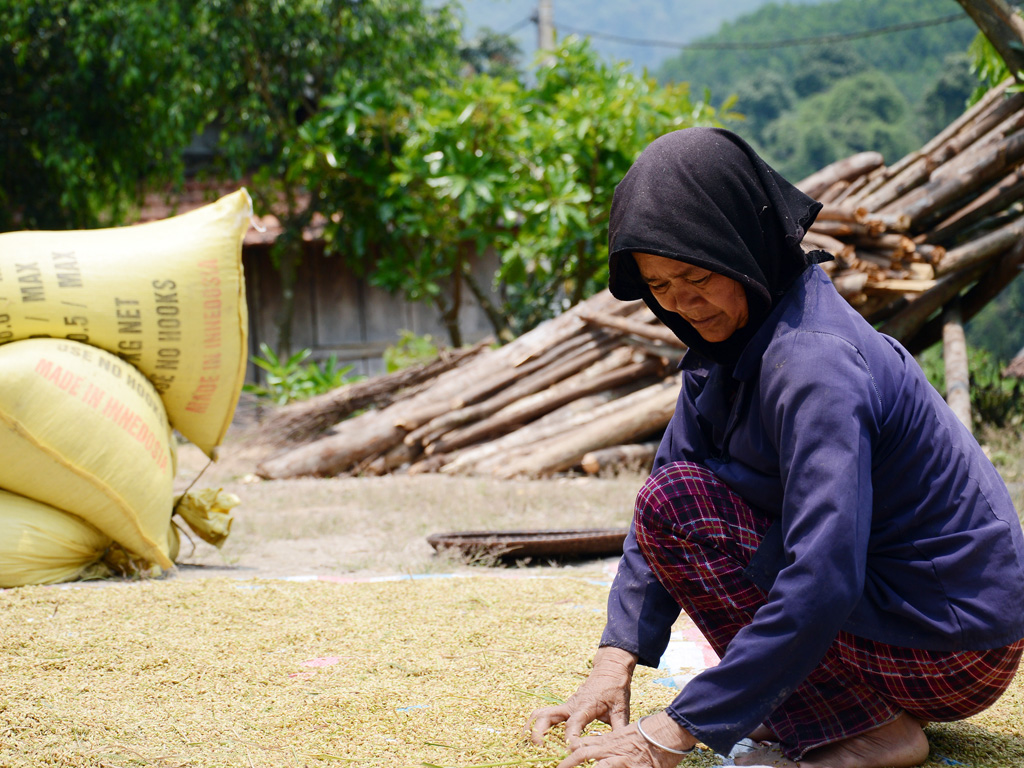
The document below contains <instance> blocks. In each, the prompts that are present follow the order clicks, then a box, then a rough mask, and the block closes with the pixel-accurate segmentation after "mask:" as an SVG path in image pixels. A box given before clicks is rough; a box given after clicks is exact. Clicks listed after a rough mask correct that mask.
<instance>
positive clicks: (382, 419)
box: [259, 291, 683, 478]
mask: <svg viewBox="0 0 1024 768" xmlns="http://www.w3.org/2000/svg"><path fill="white" fill-rule="evenodd" d="M682 350H683V345H682V344H681V342H680V341H679V340H678V339H676V338H675V337H674V336H673V335H672V334H671V333H669V332H668V331H667V329H665V328H664V327H663V326H661V325H659V324H657V320H656V318H655V317H654V315H653V313H651V311H650V310H649V309H647V307H646V306H644V305H643V303H641V302H619V301H616V300H615V299H613V298H612V297H611V295H610V294H609V293H608V292H607V291H603V292H602V293H600V294H598V295H596V296H594V297H592V298H591V299H589V300H587V301H585V302H583V303H581V304H580V305H578V306H576V307H574V308H573V309H571V310H569V311H568V312H566V313H565V314H563V315H561V316H560V317H558V318H555V319H554V320H551V321H548V322H546V323H544V324H542V325H540V326H538V327H537V328H535V329H534V330H533V331H530V332H529V333H526V334H524V335H522V336H520V337H519V338H518V339H516V340H514V341H512V342H511V343H509V344H508V345H506V346H504V347H501V348H498V349H494V348H490V347H480V346H478V347H477V348H475V349H474V351H473V353H472V354H465V355H463V356H462V357H461V358H460V359H458V360H457V361H456V362H455V364H454V365H453V366H451V367H450V368H448V370H446V371H444V372H442V373H440V374H439V375H438V376H437V377H436V378H435V379H433V381H431V382H430V385H429V386H422V385H420V386H417V387H415V388H414V389H413V390H411V391H410V392H408V393H407V394H408V396H405V397H398V398H396V399H394V401H393V402H392V403H391V404H390V405H387V406H386V407H383V408H379V409H376V410H370V411H366V412H364V413H362V414H360V415H357V416H355V417H353V418H350V419H347V420H345V421H341V422H340V423H338V424H337V425H335V426H334V427H333V429H331V430H329V431H328V432H327V433H324V434H323V435H322V436H320V437H319V438H318V439H315V440H312V441H310V442H306V443H304V444H301V445H299V446H297V447H291V448H289V449H287V450H285V451H282V452H280V453H278V454H277V455H275V456H273V457H272V458H270V459H268V460H266V461H264V462H263V463H262V464H261V465H260V467H259V473H260V475H261V476H263V477H266V478H284V477H295V476H300V475H317V476H329V475H339V474H360V473H365V474H383V473H386V472H393V471H395V470H398V469H402V470H403V471H407V472H409V473H413V474H415V473H419V472H436V471H444V472H453V473H454V472H464V473H488V474H492V475H495V476H498V477H514V476H517V475H549V474H552V473H555V472H560V471H563V470H566V469H571V468H573V467H576V466H580V465H581V463H583V461H584V457H586V456H587V455H588V454H590V453H591V452H594V451H601V450H604V451H605V453H604V454H601V455H599V456H598V457H596V458H593V459H592V460H591V461H589V462H588V463H590V465H591V466H596V467H597V468H598V470H600V469H601V468H602V467H604V466H607V464H608V455H607V449H613V450H614V449H616V447H617V446H622V445H631V444H634V443H636V442H637V441H642V440H643V439H644V438H650V437H652V436H655V437H656V436H657V435H658V434H659V433H660V432H661V431H662V430H664V428H665V425H666V424H667V423H668V419H669V417H670V416H671V414H672V411H673V408H674V406H675V401H676V396H677V394H678V391H677V390H678V383H677V381H676V377H675V376H673V375H672V373H671V372H672V371H673V370H674V366H673V364H672V363H673V362H674V361H675V360H677V359H678V357H679V356H680V354H681V353H682ZM335 399H336V398H335ZM318 410H319V409H317V408H315V407H314V408H311V407H310V406H309V405H308V404H302V403H300V404H297V405H295V406H291V407H290V408H289V409H285V410H284V411H282V412H281V414H280V415H279V416H277V417H275V418H277V419H278V423H279V424H286V423H287V424H289V425H290V426H289V430H290V432H291V433H296V434H300V435H306V434H308V432H309V430H308V428H307V427H306V426H298V425H300V424H301V425H308V424H310V423H311V421H312V418H313V416H314V415H315V414H316V413H317V412H318ZM622 450H623V451H624V452H626V453H629V454H630V455H631V456H632V458H633V460H634V461H636V460H637V459H636V455H635V454H636V452H637V450H638V449H636V448H633V447H629V448H624V449H622ZM641 460H642V459H641Z"/></svg>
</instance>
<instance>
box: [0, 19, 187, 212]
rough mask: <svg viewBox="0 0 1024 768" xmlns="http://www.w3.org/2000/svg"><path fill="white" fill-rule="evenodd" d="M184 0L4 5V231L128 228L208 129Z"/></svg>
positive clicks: (0, 118)
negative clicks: (145, 199) (152, 189)
mask: <svg viewBox="0 0 1024 768" xmlns="http://www.w3.org/2000/svg"><path fill="white" fill-rule="evenodd" d="M186 23H187V19H186V18H185V17H184V15H183V12H182V9H181V7H180V6H178V5H177V4H175V3H156V2H151V1H150V0H124V2H117V3H114V2H106V1H104V0H51V1H48V2H45V3H36V2H29V1H28V0H0V230H6V229H14V228H24V229H37V228H67V227H87V226H96V225H98V224H101V223H112V222H117V221H118V220H119V219H120V218H121V216H123V215H124V213H125V212H126V211H127V209H128V208H129V206H130V205H131V203H132V202H133V201H134V200H135V199H136V198H137V197H138V193H139V191H140V189H142V188H143V187H144V186H145V185H147V184H154V183H159V182H162V181H167V180H170V179H173V178H176V177H179V176H180V174H181V168H182V156H181V150H182V148H183V147H184V146H185V145H187V144H188V142H189V141H190V140H191V138H192V136H193V135H194V133H195V129H196V125H197V124H198V123H199V122H200V116H201V114H202V104H201V102H200V101H199V100H197V99H196V98H195V90H194V89H195V87H196V80H195V79H194V77H193V74H192V73H193V71H194V70H195V69H196V61H195V59H194V58H193V57H192V53H191V51H190V50H189V48H188V47H187V46H186V45H184V38H183V30H184V28H185V27H184V25H185V24H186Z"/></svg>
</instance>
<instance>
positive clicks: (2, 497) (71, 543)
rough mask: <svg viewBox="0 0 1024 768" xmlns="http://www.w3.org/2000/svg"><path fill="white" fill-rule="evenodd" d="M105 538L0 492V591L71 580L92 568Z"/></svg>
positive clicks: (72, 519) (56, 512)
mask: <svg viewBox="0 0 1024 768" xmlns="http://www.w3.org/2000/svg"><path fill="white" fill-rule="evenodd" d="M109 544H110V539H109V538H108V537H106V536H104V535H103V534H102V533H100V532H99V531H98V530H96V528H94V527H93V526H91V525H89V524H88V523H87V522H85V521H84V520H81V519H80V518H77V517H75V516H74V515H69V514H68V513H67V512H62V511H61V510H59V509H54V508H53V507H51V506H48V505H46V504H42V503H40V502H38V501H33V500H32V499H26V498H25V497H24V496H18V495H16V494H13V493H8V492H7V491H2V490H0V588H7V587H23V586H25V585H27V584H55V583H57V582H61V581H72V580H74V579H77V578H81V577H83V576H86V575H88V574H89V571H90V569H92V568H97V569H98V571H97V572H98V573H105V572H106V568H104V567H103V566H100V565H99V564H98V561H99V559H100V558H101V557H102V556H103V553H104V552H105V551H106V549H107V546H108V545H109Z"/></svg>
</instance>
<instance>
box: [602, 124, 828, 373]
mask: <svg viewBox="0 0 1024 768" xmlns="http://www.w3.org/2000/svg"><path fill="white" fill-rule="evenodd" d="M819 210H821V203H818V202H816V201H814V200H812V199H811V198H810V197H808V196H807V195H805V194H804V193H803V192H801V191H800V190H798V189H797V188H796V187H794V186H793V185H792V184H790V183H789V182H788V181H786V180H785V179H784V178H782V177H781V176H779V175H778V173H776V172H775V171H774V170H772V169H771V168H770V167H769V166H768V165H767V164H766V163H765V162H764V161H763V160H762V159H761V158H760V157H758V155H757V154H756V153H755V152H754V150H753V149H751V148H750V146H749V145H748V144H747V143H746V142H745V141H743V140H742V139H741V138H739V137H738V136H736V135H735V134H733V133H730V132H729V131H725V130H722V129H720V128H687V129H685V130H681V131H675V132H674V133H669V134H666V135H665V136H662V137H660V138H658V139H656V140H655V141H653V142H652V143H651V144H650V145H649V146H648V147H647V149H645V150H644V151H643V153H642V154H641V155H640V157H639V158H637V161H636V162H635V163H634V164H633V167H632V168H630V169H629V172H628V173H626V175H625V176H624V177H623V179H622V181H621V182H620V183H619V185H618V186H617V187H616V188H615V196H614V198H613V200H612V210H611V219H610V222H609V231H608V254H609V256H608V258H609V268H610V276H609V287H610V288H611V292H612V295H614V296H615V297H616V298H618V299H622V300H626V301H631V300H634V299H643V300H644V302H646V304H647V305H648V306H649V307H650V308H651V309H652V310H653V311H654V313H655V314H656V315H657V316H658V317H659V318H660V319H661V321H662V322H663V323H665V325H667V326H668V327H669V328H670V329H671V330H672V331H673V332H674V333H675V334H676V336H678V337H679V338H680V339H681V340H682V341H684V342H685V343H686V344H687V346H689V347H692V348H694V349H696V350H697V351H699V352H701V353H702V354H703V355H704V356H705V357H707V358H709V359H710V360H712V361H714V362H716V363H719V364H723V365H727V366H730V367H731V366H732V365H733V364H734V363H735V362H736V359H737V357H739V354H740V352H742V350H743V348H744V347H745V346H746V344H747V342H748V341H749V340H750V338H751V337H752V336H753V335H754V333H756V332H757V330H758V328H759V327H760V326H761V324H762V323H763V322H764V320H765V318H766V317H767V316H768V314H769V312H770V311H771V309H772V307H773V306H774V305H775V303H776V302H777V301H778V299H779V297H780V296H782V294H783V293H785V291H786V289H787V288H789V286H790V285H791V284H792V283H793V281H794V280H795V279H796V278H797V277H798V276H799V275H800V273H802V272H803V271H804V269H805V268H806V267H807V265H808V264H812V263H816V262H818V261H821V260H824V259H827V258H831V257H829V256H827V255H825V254H805V253H804V251H803V248H802V247H801V246H800V241H801V240H802V239H803V236H804V233H805V232H806V231H807V228H808V227H809V226H810V225H811V222H813V221H814V217H815V216H816V215H817V214H818V211H819ZM635 251H636V252H641V253H650V254H653V255H655V256H664V257H667V258H670V259H675V260H677V261H682V262H685V263H687V264H692V265H694V266H697V267H701V268H702V269H707V270H710V271H712V272H717V273H719V274H723V275H726V276H727V277H731V278H732V279H734V280H737V281H739V283H740V284H741V285H742V286H743V288H744V290H745V292H746V295H747V304H748V312H749V319H748V321H747V324H746V326H744V327H743V328H741V329H739V330H737V331H736V332H735V333H733V335H732V336H730V337H729V338H728V339H726V340H725V341H721V342H708V341H705V340H704V339H703V338H702V337H701V335H700V334H699V333H697V331H696V330H695V329H694V328H693V326H691V325H690V324H689V323H687V322H686V321H685V320H683V318H682V317H680V316H679V315H677V314H675V313H674V312H669V311H667V310H664V309H662V308H661V305H660V304H658V302H657V300H656V299H655V298H654V296H653V295H652V294H651V291H650V289H649V288H648V287H647V284H646V283H645V282H644V281H643V279H642V278H641V276H640V270H639V269H638V268H637V266H636V261H635V260H634V259H633V252H635Z"/></svg>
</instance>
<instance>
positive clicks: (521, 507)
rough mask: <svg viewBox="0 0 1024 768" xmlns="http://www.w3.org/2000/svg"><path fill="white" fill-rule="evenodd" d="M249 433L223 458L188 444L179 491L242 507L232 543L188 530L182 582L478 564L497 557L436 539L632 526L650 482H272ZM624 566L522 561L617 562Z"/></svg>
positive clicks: (232, 441)
mask: <svg viewBox="0 0 1024 768" xmlns="http://www.w3.org/2000/svg"><path fill="white" fill-rule="evenodd" d="M249 429H251V428H242V427H233V428H232V432H231V433H229V436H228V439H227V440H226V441H225V444H224V445H223V446H222V449H221V455H220V458H219V460H218V461H217V462H216V463H210V462H209V461H208V459H207V458H206V457H205V456H204V455H203V454H202V453H201V452H200V451H199V450H198V449H197V448H196V447H195V446H193V445H191V444H184V445H181V446H180V447H179V465H178V474H177V477H176V481H175V490H176V492H180V491H182V490H184V489H185V488H186V487H188V486H189V484H191V483H193V482H194V489H196V490H198V489H202V488H223V489H225V490H227V491H230V492H231V493H234V494H236V495H237V496H238V497H239V498H240V499H241V504H240V505H239V506H238V507H237V508H236V509H235V510H234V518H235V521H234V524H233V526H232V530H231V535H230V536H229V537H228V540H227V542H226V543H225V544H224V546H223V548H222V549H220V550H217V549H216V548H214V547H212V546H210V545H208V544H205V543H204V542H202V541H199V540H198V539H195V540H194V542H190V540H189V539H188V538H187V537H186V536H184V535H183V536H182V548H181V554H180V555H179V557H178V569H177V573H175V574H173V577H175V578H207V577H211V576H229V577H235V578H261V577H268V578H282V577H286V578H304V577H305V578H328V579H333V578H338V577H353V578H364V577H372V576H384V575H395V574H411V575H416V574H426V573H441V572H445V573H448V572H453V571H458V570H460V569H465V568H469V567H473V568H474V570H476V569H479V568H481V567H486V566H487V565H488V564H487V563H481V562H476V563H467V562H466V561H465V560H463V559H459V558H453V557H451V556H448V555H445V554H441V555H438V554H437V553H435V551H434V549H433V547H431V545H430V544H429V543H428V542H427V537H428V536H429V535H431V534H434V533H441V532H449V531H467V530H489V531H494V530H524V529H528V530H548V529H589V528H609V527H613V528H623V527H625V526H627V525H628V523H629V520H630V518H631V516H632V509H633V501H634V498H635V496H636V492H637V490H638V489H639V487H640V485H641V483H642V482H643V477H642V476H641V475H634V474H630V475H623V476H618V477H612V478H590V477H577V478H559V479H550V480H540V481H499V480H490V479H486V478H479V477H449V476H447V475H438V474H431V475H418V476H402V475H393V476H387V477H358V478H328V479H312V478H309V479H296V480H261V479H259V478H258V477H257V476H256V474H255V470H256V466H257V464H258V463H259V461H260V460H261V459H262V458H263V457H265V456H266V455H268V449H266V448H263V447H260V445H259V444H258V441H257V440H255V439H254V437H253V433H252V432H251V431H249ZM197 477H198V480H197ZM614 562H615V558H606V559H604V560H600V561H593V560H592V561H586V560H584V561H575V562H570V563H559V564H551V563H538V562H530V563H520V564H519V566H520V567H523V566H528V567H530V568H541V569H545V568H552V567H558V568H574V569H578V568H598V569H607V568H608V567H610V566H612V565H613V564H614ZM492 565H493V563H492ZM500 567H502V568H507V567H508V566H505V565H502V566H500ZM512 567H515V565H514V564H513V566H512Z"/></svg>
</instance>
